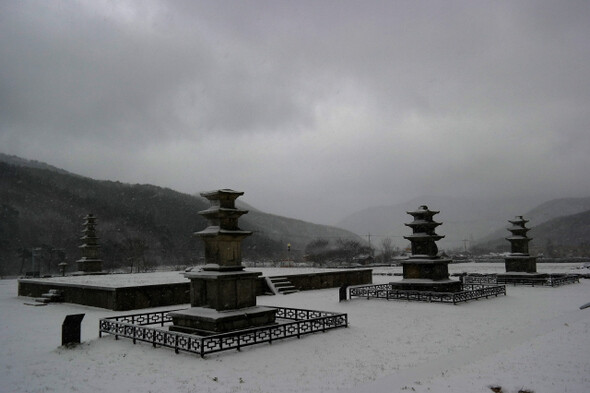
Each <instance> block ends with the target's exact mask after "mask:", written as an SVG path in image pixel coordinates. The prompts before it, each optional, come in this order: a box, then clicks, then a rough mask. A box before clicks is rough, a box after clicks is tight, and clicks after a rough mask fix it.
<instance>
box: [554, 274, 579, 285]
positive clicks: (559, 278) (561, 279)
mask: <svg viewBox="0 0 590 393" xmlns="http://www.w3.org/2000/svg"><path fill="white" fill-rule="evenodd" d="M548 281H549V282H548V285H550V286H552V287H558V286H560V285H566V284H574V283H579V282H580V276H578V275H577V274H565V275H561V274H559V275H558V274H555V275H554V274H551V275H550V276H549V280H548Z"/></svg>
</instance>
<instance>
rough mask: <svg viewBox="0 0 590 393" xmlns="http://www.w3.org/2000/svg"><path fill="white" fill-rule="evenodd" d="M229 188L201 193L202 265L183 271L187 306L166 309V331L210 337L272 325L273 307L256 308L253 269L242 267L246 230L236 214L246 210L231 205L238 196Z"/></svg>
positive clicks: (255, 282) (255, 273)
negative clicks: (203, 223) (187, 287)
mask: <svg viewBox="0 0 590 393" xmlns="http://www.w3.org/2000/svg"><path fill="white" fill-rule="evenodd" d="M243 194H244V193H243V192H238V191H234V190H229V189H222V190H216V191H211V192H204V193H201V196H203V197H205V198H207V199H208V200H209V201H210V202H211V206H210V207H209V208H208V209H207V210H203V211H200V212H199V214H201V215H202V216H204V217H205V218H206V219H207V220H208V222H209V226H208V227H207V228H205V229H204V230H202V231H200V232H197V233H195V235H196V236H199V237H201V239H203V241H204V243H205V262H206V264H205V266H204V267H203V268H202V269H201V270H200V271H198V272H195V273H193V272H190V273H186V274H185V277H186V278H188V279H190V280H191V293H190V299H191V308H189V309H187V310H181V311H175V312H171V313H170V314H169V315H170V316H171V317H172V322H173V326H171V327H170V330H174V331H180V332H185V333H194V334H199V335H211V334H219V333H225V332H229V331H234V330H241V329H246V328H251V327H257V326H264V325H272V324H274V323H275V313H276V309H274V308H270V307H263V306H256V284H257V280H258V276H260V275H261V274H262V273H259V272H246V271H244V266H242V251H241V242H242V240H243V239H244V238H246V237H247V236H250V235H251V234H252V232H250V231H243V230H241V229H240V228H239V227H238V218H239V217H240V216H242V215H243V214H246V213H248V211H247V210H242V209H238V208H236V207H235V200H236V199H237V198H238V197H239V196H240V195H243Z"/></svg>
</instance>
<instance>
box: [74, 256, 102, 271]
mask: <svg viewBox="0 0 590 393" xmlns="http://www.w3.org/2000/svg"><path fill="white" fill-rule="evenodd" d="M76 266H77V267H78V272H77V273H79V274H93V273H94V274H97V273H98V274H101V273H102V259H80V260H79V261H76Z"/></svg>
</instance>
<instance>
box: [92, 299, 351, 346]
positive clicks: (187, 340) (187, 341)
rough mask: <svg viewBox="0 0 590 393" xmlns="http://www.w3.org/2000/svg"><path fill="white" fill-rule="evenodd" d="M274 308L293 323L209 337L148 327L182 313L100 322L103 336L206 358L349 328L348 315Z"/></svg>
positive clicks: (100, 330)
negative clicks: (209, 355) (219, 353)
mask: <svg viewBox="0 0 590 393" xmlns="http://www.w3.org/2000/svg"><path fill="white" fill-rule="evenodd" d="M272 308H275V309H276V310H277V313H276V318H278V319H284V320H288V321H290V322H285V323H279V324H277V325H271V326H263V327H257V328H252V329H246V330H240V331H236V332H230V333H223V334H216V335H212V336H206V337H203V336H196V335H192V334H186V333H180V332H173V331H169V330H165V329H162V328H159V329H158V328H154V327H148V326H147V325H160V326H161V327H163V326H164V325H166V324H169V323H171V322H172V318H171V317H170V316H169V315H168V313H169V312H172V311H178V310H167V311H159V312H151V313H142V314H132V315H123V316H116V317H110V318H103V319H101V320H100V321H99V337H102V334H103V333H107V334H111V335H114V336H115V339H119V337H125V338H130V339H132V340H133V343H134V344H135V343H136V342H137V341H138V340H139V341H144V342H147V343H151V344H152V345H153V346H154V347H157V346H162V347H168V348H172V349H174V351H175V352H176V353H178V352H179V351H185V352H191V353H196V354H198V355H200V356H201V357H204V356H205V355H206V354H210V353H215V352H221V351H227V350H230V349H237V350H240V349H241V348H243V347H246V346H250V345H255V344H261V343H272V342H273V341H276V340H282V339H286V338H290V337H297V338H300V337H301V336H303V335H306V334H310V333H316V332H325V331H327V330H330V329H335V328H339V327H347V326H348V315H347V314H341V313H333V312H327V311H316V310H304V309H296V308H286V307H272Z"/></svg>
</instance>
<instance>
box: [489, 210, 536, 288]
mask: <svg viewBox="0 0 590 393" xmlns="http://www.w3.org/2000/svg"><path fill="white" fill-rule="evenodd" d="M508 222H509V223H510V224H512V225H511V226H510V227H509V228H507V229H508V230H509V231H510V234H511V235H510V236H509V237H507V238H506V240H508V241H509V242H510V254H508V256H507V257H506V258H504V263H505V266H506V273H500V274H498V280H499V281H501V282H518V281H522V280H544V279H546V277H547V274H543V273H537V257H535V256H531V255H530V254H529V242H530V241H531V240H533V239H532V238H530V237H528V235H527V232H528V231H529V230H530V229H529V228H527V227H526V223H527V222H529V220H525V219H524V218H523V216H516V217H515V219H514V220H508Z"/></svg>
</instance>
